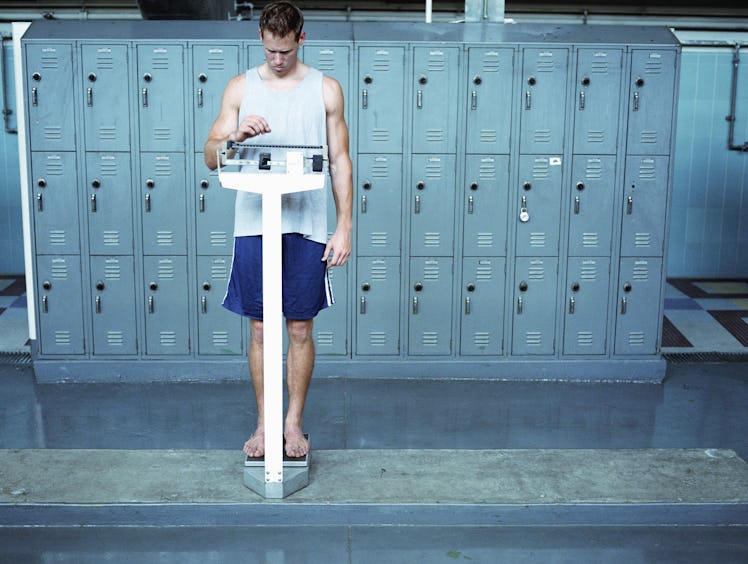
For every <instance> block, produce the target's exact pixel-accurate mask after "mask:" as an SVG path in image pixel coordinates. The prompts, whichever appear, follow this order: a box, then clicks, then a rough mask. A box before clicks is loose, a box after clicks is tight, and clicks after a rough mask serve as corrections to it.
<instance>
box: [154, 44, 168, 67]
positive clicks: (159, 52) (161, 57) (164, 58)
mask: <svg viewBox="0 0 748 564" xmlns="http://www.w3.org/2000/svg"><path fill="white" fill-rule="evenodd" d="M151 63H152V64H153V70H169V53H168V51H167V50H166V49H154V50H153V59H151Z"/></svg>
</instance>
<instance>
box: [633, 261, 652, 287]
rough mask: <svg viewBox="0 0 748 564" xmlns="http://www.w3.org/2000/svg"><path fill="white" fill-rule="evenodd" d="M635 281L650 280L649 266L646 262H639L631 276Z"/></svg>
mask: <svg viewBox="0 0 748 564" xmlns="http://www.w3.org/2000/svg"><path fill="white" fill-rule="evenodd" d="M631 277H632V278H633V279H634V280H637V281H639V282H646V281H647V280H649V264H648V263H647V262H646V261H643V262H637V263H636V264H635V265H634V270H633V273H632V275H631Z"/></svg>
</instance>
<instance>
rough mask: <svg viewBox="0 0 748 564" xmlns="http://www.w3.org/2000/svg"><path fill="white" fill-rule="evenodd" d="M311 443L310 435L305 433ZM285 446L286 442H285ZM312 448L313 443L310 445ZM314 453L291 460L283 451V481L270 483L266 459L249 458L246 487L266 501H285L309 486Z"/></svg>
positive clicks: (246, 461) (245, 475)
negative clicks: (266, 472) (310, 466)
mask: <svg viewBox="0 0 748 564" xmlns="http://www.w3.org/2000/svg"><path fill="white" fill-rule="evenodd" d="M304 437H305V438H306V440H307V441H309V435H308V434H307V433H304ZM283 442H284V444H285V441H283ZM309 444H310V446H311V442H310V443H309ZM311 454H312V451H311V450H310V451H309V452H308V453H307V455H306V456H303V457H301V458H291V457H289V456H287V455H286V452H285V449H284V450H283V480H282V481H280V482H270V481H268V480H267V479H266V474H265V457H264V456H263V457H259V458H252V457H249V456H248V457H247V459H246V460H245V461H244V485H245V486H246V487H247V488H249V489H250V490H252V491H253V492H255V493H256V494H258V495H261V496H262V497H264V498H265V499H283V498H284V497H287V496H289V495H291V494H292V493H295V492H297V491H299V490H301V489H303V488H305V487H307V486H308V485H309V462H310V460H311Z"/></svg>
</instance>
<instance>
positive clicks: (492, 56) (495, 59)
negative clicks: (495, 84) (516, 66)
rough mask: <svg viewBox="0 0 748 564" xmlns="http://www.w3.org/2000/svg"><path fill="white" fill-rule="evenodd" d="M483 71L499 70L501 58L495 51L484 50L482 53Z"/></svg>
mask: <svg viewBox="0 0 748 564" xmlns="http://www.w3.org/2000/svg"><path fill="white" fill-rule="evenodd" d="M481 70H482V71H483V72H499V71H500V70H501V60H500V59H499V53H498V52H497V51H485V52H484V53H483V64H482V66H481Z"/></svg>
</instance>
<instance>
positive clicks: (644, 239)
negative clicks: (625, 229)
mask: <svg viewBox="0 0 748 564" xmlns="http://www.w3.org/2000/svg"><path fill="white" fill-rule="evenodd" d="M651 245H652V234H651V233H636V234H634V246H635V247H638V248H640V249H647V248H649V247H650V246H651Z"/></svg>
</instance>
